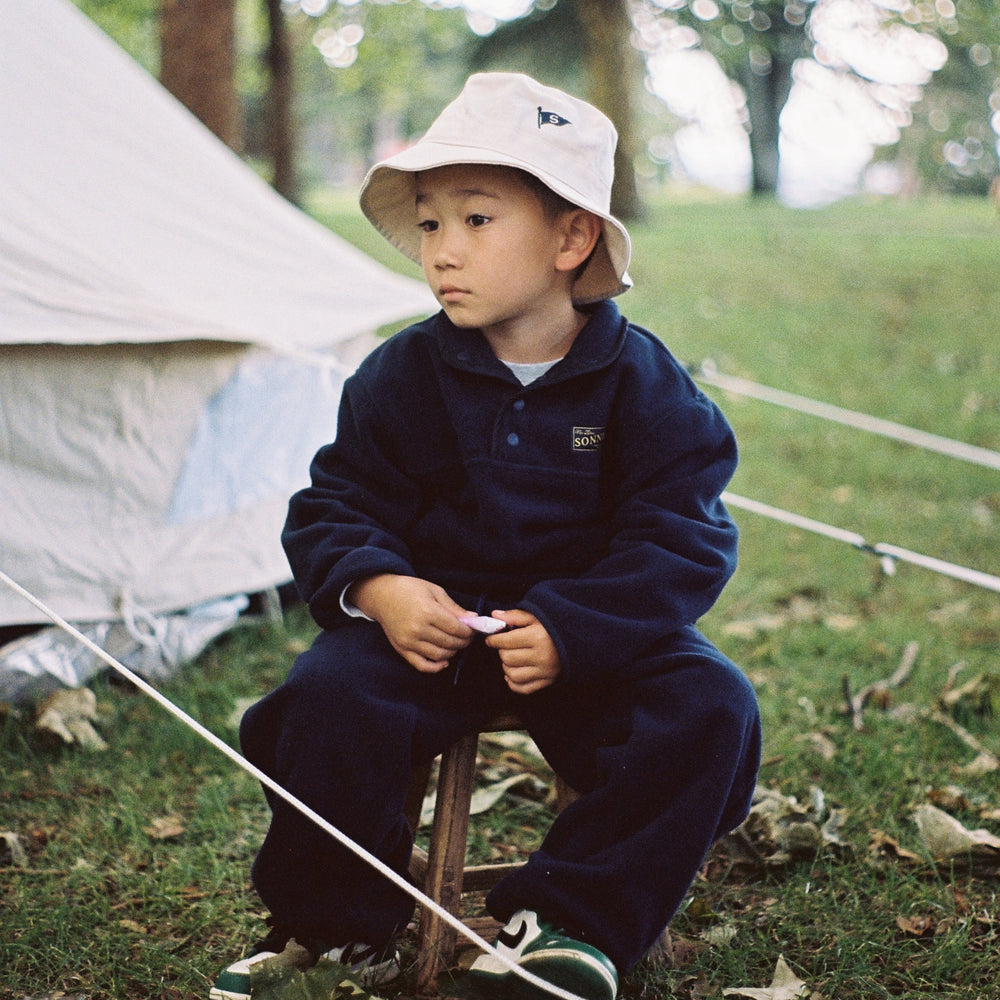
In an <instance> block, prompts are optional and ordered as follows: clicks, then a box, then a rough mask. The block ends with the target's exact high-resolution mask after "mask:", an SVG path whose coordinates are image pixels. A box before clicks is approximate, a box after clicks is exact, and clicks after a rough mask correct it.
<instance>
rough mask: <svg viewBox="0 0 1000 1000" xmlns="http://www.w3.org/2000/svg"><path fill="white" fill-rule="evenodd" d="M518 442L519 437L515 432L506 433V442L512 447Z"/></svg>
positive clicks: (519, 440)
mask: <svg viewBox="0 0 1000 1000" xmlns="http://www.w3.org/2000/svg"><path fill="white" fill-rule="evenodd" d="M520 442H521V439H520V438H519V437H518V436H517V435H516V434H508V435H507V444H509V445H510V446H511V447H512V448H513V447H514V446H515V445H517V444H520Z"/></svg>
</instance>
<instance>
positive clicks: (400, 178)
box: [360, 138, 632, 305]
mask: <svg viewBox="0 0 1000 1000" xmlns="http://www.w3.org/2000/svg"><path fill="white" fill-rule="evenodd" d="M461 163H470V164H482V165H484V166H499V167H514V168H516V169H518V170H524V171H525V172H527V173H529V174H532V175H533V176H534V177H537V178H538V180H540V181H541V182H542V183H543V184H545V185H546V187H548V188H550V189H551V190H552V191H554V192H555V193H556V194H558V195H560V196H561V197H563V198H565V199H566V200H567V201H568V202H570V203H571V204H573V205H577V206H578V207H580V208H583V209H586V210H587V211H588V212H592V213H593V214H594V215H596V216H597V217H598V218H599V219H600V220H601V222H602V225H603V239H601V240H600V241H599V242H598V244H597V246H596V247H595V248H594V253H593V254H592V255H591V257H590V260H589V261H588V262H587V265H586V267H584V269H583V271H582V272H581V273H580V275H579V276H578V277H577V279H576V281H575V282H574V284H573V290H572V296H573V302H574V303H575V304H577V305H584V304H586V303H588V302H599V301H601V300H602V299H607V298H611V297H613V296H615V295H620V294H621V293H622V292H624V291H627V290H628V289H629V288H631V287H632V279H631V278H630V277H629V274H628V265H629V260H630V258H631V253H632V245H631V241H630V239H629V235H628V231H627V230H626V229H625V227H624V226H623V225H622V224H621V223H620V222H619V221H618V220H617V219H616V218H615V217H614V216H613V215H611V214H610V213H609V212H607V211H606V210H604V209H603V208H602V207H600V206H595V205H593V204H591V203H590V202H589V200H588V199H587V198H586V197H584V196H583V195H582V194H581V193H580V192H579V191H576V190H575V189H574V188H573V187H571V186H570V185H568V184H566V183H565V182H563V181H561V180H560V179H559V178H558V177H555V176H553V175H551V174H549V173H547V172H546V171H545V170H543V169H540V168H539V167H538V166H537V165H535V164H531V163H528V162H526V161H521V160H518V158H517V157H515V156H512V155H510V154H509V153H507V152H500V151H497V150H492V149H489V148H486V147H482V146H465V145H459V144H454V143H444V142H439V141H437V140H428V139H426V138H425V139H422V140H421V141H419V142H418V143H416V144H415V145H413V146H411V147H410V148H409V149H405V150H403V151H402V152H400V153H397V154H396V155H395V156H393V157H390V158H389V159H387V160H384V161H383V162H381V163H378V164H376V165H375V166H374V167H372V169H371V170H370V171H369V172H368V176H367V177H366V178H365V181H364V184H363V185H362V187H361V199H360V200H361V210H362V211H363V212H364V214H365V216H366V217H367V218H368V220H369V221H370V222H371V223H372V225H373V226H374V227H375V228H376V229H377V230H378V231H379V232H380V233H381V234H382V235H383V236H384V237H385V238H386V239H387V240H388V241H389V242H390V243H392V245H393V246H395V247H396V248H397V249H399V250H400V251H401V252H402V253H403V254H405V255H406V256H407V257H409V258H410V260H413V261H416V263H418V264H419V263H420V230H419V229H418V228H417V224H416V174H417V173H418V172H419V171H422V170H433V169H434V168H436V167H447V166H452V165H454V164H461Z"/></svg>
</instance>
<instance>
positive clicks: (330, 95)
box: [284, 2, 474, 185]
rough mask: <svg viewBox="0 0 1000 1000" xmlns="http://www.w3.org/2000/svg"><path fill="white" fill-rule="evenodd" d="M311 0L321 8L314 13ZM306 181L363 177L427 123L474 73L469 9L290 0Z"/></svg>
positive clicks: (345, 180) (287, 7)
mask: <svg viewBox="0 0 1000 1000" xmlns="http://www.w3.org/2000/svg"><path fill="white" fill-rule="evenodd" d="M303 6H305V7H306V8H307V9H308V10H310V11H313V13H308V14H307V13H306V12H305V10H303V9H302V7H303ZM284 8H285V11H286V18H287V21H288V28H289V30H290V32H291V33H292V37H293V44H292V48H293V55H294V60H295V79H296V81H297V84H298V87H297V94H296V98H297V104H296V113H297V120H298V121H299V122H300V123H301V125H302V137H303V144H302V148H301V153H302V155H301V157H300V167H301V172H302V175H303V176H302V180H303V182H304V184H306V185H310V184H312V183H315V182H319V183H332V184H340V183H350V184H352V185H353V184H356V183H358V182H359V181H360V179H361V176H362V175H363V174H364V172H365V171H366V170H367V168H368V167H369V166H371V164H372V163H374V162H375V160H376V159H378V158H380V157H381V156H383V155H386V154H388V153H390V152H392V151H394V150H395V149H396V148H397V147H398V146H399V145H400V144H401V143H404V142H408V141H409V140H410V139H411V138H412V137H413V136H415V135H418V134H419V133H421V132H423V131H424V130H425V129H426V128H427V127H428V125H430V123H431V121H433V119H434V118H435V117H436V116H437V114H438V112H439V111H440V110H441V108H442V107H443V106H444V104H445V103H447V102H448V101H450V100H451V99H452V98H453V97H454V96H455V95H456V94H457V93H458V91H459V89H460V88H461V85H462V81H463V79H464V76H465V71H466V66H467V65H468V63H467V58H468V45H469V42H470V40H471V39H472V38H473V37H474V36H473V35H472V33H471V31H470V30H469V27H468V24H467V22H466V17H465V14H464V12H463V11H462V10H459V9H455V8H437V9H435V8H433V7H431V6H430V5H428V4H426V3H423V2H409V3H391V4H385V3H378V2H373V3H364V2H361V3H355V4H350V5H347V4H338V3H330V4H328V5H327V4H322V3H311V4H303V5H296V4H295V3H289V2H286V3H285V4H284Z"/></svg>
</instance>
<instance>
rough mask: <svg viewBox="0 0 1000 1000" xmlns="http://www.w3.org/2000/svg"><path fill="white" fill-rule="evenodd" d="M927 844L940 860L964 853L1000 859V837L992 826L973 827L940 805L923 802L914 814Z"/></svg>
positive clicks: (922, 838)
mask: <svg viewBox="0 0 1000 1000" xmlns="http://www.w3.org/2000/svg"><path fill="white" fill-rule="evenodd" d="M912 819H913V821H914V822H915V823H916V824H917V829H918V830H919V831H920V839H921V840H922V841H923V843H924V846H925V847H926V848H927V850H928V851H930V853H931V854H932V855H933V857H934V858H935V859H937V860H938V861H947V860H949V859H951V858H955V857H958V856H960V855H968V856H970V857H972V858H974V859H978V860H985V861H997V862H1000V837H995V836H994V835H993V834H992V833H990V832H989V830H969V829H967V828H966V827H964V826H962V824H961V823H959V821H958V820H957V819H955V818H954V816H949V815H948V814H947V813H946V812H944V811H943V810H941V809H938V808H937V806H932V805H927V804H925V805H922V806H920V807H919V808H918V809H917V811H916V812H915V813H914V814H913V816H912Z"/></svg>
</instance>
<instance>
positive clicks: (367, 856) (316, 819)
mask: <svg viewBox="0 0 1000 1000" xmlns="http://www.w3.org/2000/svg"><path fill="white" fill-rule="evenodd" d="M0 583H3V584H4V585H5V586H7V587H9V588H10V589H11V590H13V591H14V592H15V593H16V594H19V595H20V596H21V597H23V598H24V599H25V600H26V601H27V602H28V603H29V604H32V605H33V606H34V607H35V608H37V609H38V610H39V611H40V612H41V613H42V614H43V615H45V617H46V618H48V619H49V620H50V621H51V622H53V623H54V624H55V625H58V626H59V628H61V629H63V630H64V631H65V632H68V633H69V634H70V635H71V636H73V638H74V639H76V640H77V641H78V642H81V643H82V644H83V645H84V646H86V647H87V648H88V649H89V650H90V651H91V652H92V653H93V654H94V655H95V656H97V657H99V658H100V659H101V660H103V661H104V663H106V664H107V665H108V666H109V667H111V668H112V669H113V670H115V671H116V672H117V673H119V674H121V675H122V676H123V677H125V678H126V679H127V680H129V681H130V682H131V683H132V684H134V685H135V686H136V687H137V688H138V689H139V690H140V691H142V692H143V693H144V694H146V695H148V696H149V697H150V698H152V699H153V701H155V702H156V703H157V704H158V705H160V706H161V707H162V708H164V709H166V711H167V712H169V713H170V714H171V715H172V716H174V718H176V719H179V720H180V721H181V722H183V723H184V725H186V726H188V727H189V728H190V729H193V730H194V731H195V732H196V733H197V734H198V735H199V736H201V737H202V739H204V740H206V741H207V742H208V743H210V744H211V745H212V746H213V747H215V749H216V750H218V751H219V752H220V753H223V754H225V756H226V757H228V758H229V759H230V760H231V761H233V763H235V764H236V765H237V766H238V767H240V768H242V769H243V770H244V771H246V772H247V774H249V775H251V776H252V777H254V778H256V779H257V780H258V781H259V782H260V783H261V784H262V785H265V786H266V787H267V788H269V789H270V790H271V791H272V792H274V793H275V795H278V796H280V797H281V798H282V799H284V800H285V801H286V802H287V803H288V804H289V805H291V806H292V807H293V808H295V809H297V810H298V811H299V812H300V813H302V815H303V816H305V817H306V818H307V819H309V820H311V821H312V822H313V823H315V824H316V825H317V826H318V827H319V828H320V829H321V830H323V831H324V832H325V833H327V834H329V835H330V836H331V837H333V838H334V840H336V841H338V842H339V843H340V844H341V845H342V846H344V847H346V848H347V849H348V850H349V851H351V852H352V853H353V854H355V855H356V856H357V857H359V858H361V859H362V860H363V861H365V862H366V863H367V864H369V865H371V867H372V868H374V869H375V870H376V871H377V872H379V874H380V875H383V876H384V877H385V878H387V879H388V880H389V881H390V882H392V883H393V884H394V885H395V886H396V887H397V888H399V889H402V890H403V892H405V893H407V895H409V896H411V897H412V898H413V899H415V900H416V901H417V902H418V903H420V904H421V905H422V906H425V907H427V908H428V909H430V910H432V911H433V912H434V913H435V914H437V916H439V917H440V918H441V919H442V920H443V921H445V923H447V924H449V925H450V926H451V927H453V928H454V929H455V930H456V931H458V932H459V933H460V934H462V935H463V936H465V937H466V938H468V939H469V940H470V941H471V942H472V943H473V944H474V945H476V946H477V947H478V948H480V949H481V950H482V951H484V952H487V953H489V954H490V955H492V956H493V957H495V958H496V959H497V960H498V961H499V962H500V963H501V964H502V965H504V966H505V967H506V968H508V969H509V970H510V971H511V972H512V973H514V974H515V975H516V976H518V977H519V978H520V979H523V980H525V981H526V982H528V983H530V984H531V985H532V986H535V987H537V988H538V989H541V990H543V991H544V992H546V993H549V994H551V995H552V996H554V997H559V998H560V1000H583V998H581V997H579V996H578V995H577V994H575V993H570V992H569V991H568V990H564V989H562V988H561V987H559V986H555V985H553V984H552V983H548V982H546V981H545V980H544V979H540V978H539V977H538V976H536V975H534V974H533V973H531V972H528V971H527V970H526V969H523V968H521V967H520V966H519V965H517V964H516V963H514V962H512V961H511V960H510V959H509V958H507V956H506V955H502V954H500V953H499V952H498V951H497V950H496V949H495V948H494V947H493V946H492V945H491V944H489V942H487V941H486V940H485V939H484V938H482V937H480V936H479V935H478V934H477V933H476V932H475V931H473V930H472V929H471V928H469V927H467V926H466V925H465V924H464V923H462V921H461V920H459V919H458V918H457V917H455V916H453V915H452V914H451V913H449V912H448V911H447V910H446V909H445V908H444V907H442V906H441V905H440V904H438V903H436V902H435V901H434V900H433V899H431V898H430V897H429V896H427V895H425V894H424V893H422V892H421V891H420V890H419V889H418V888H416V886H414V885H411V884H410V883H409V882H408V881H407V880H406V879H405V878H403V876H402V875H400V874H399V873H398V872H395V871H393V870H392V869H391V868H390V867H388V865H386V864H384V863H383V862H382V861H380V860H379V859H378V858H376V857H375V855H373V854H371V853H370V852H368V851H366V850H365V849H364V848H363V847H362V846H361V845H360V844H357V843H355V842H354V841H353V840H352V839H351V838H350V837H348V836H347V834H346V833H343V832H342V831H341V830H339V829H337V827H335V826H334V825H333V824H332V823H330V822H328V821H327V820H325V819H324V818H323V817H322V816H320V815H319V813H317V812H315V811H314V810H313V809H310V808H309V806H307V805H306V804H305V803H304V802H302V801H301V800H300V799H298V798H296V797H295V796H294V795H292V793H291V792H289V791H287V790H286V789H285V788H283V787H282V786H281V785H279V784H278V783H277V782H276V781H275V780H274V779H273V778H271V777H269V776H268V775H267V774H265V773H264V772H263V771H261V770H260V768H258V767H255V766H254V765H253V764H251V763H250V761H248V760H247V759H246V758H245V757H243V756H242V755H241V754H239V753H238V752H237V751H235V750H234V749H233V748H232V747H231V746H229V744H228V743H226V742H225V741H224V740H222V739H220V738H219V737H218V736H216V735H215V733H213V732H212V731H211V730H210V729H207V728H206V727H205V726H203V725H202V724H201V723H200V722H198V721H197V720H196V719H194V718H193V717H192V716H190V715H188V714H187V712H185V711H184V710H183V709H182V708H180V707H179V706H178V705H175V704H174V703H173V702H172V701H171V700H170V699H169V698H167V697H166V696H165V695H163V694H161V693H160V692H159V691H157V690H156V688H154V687H153V686H152V685H151V684H148V683H147V682H146V681H144V680H143V679H142V678H141V677H140V676H139V675H138V674H136V673H134V672H133V671H131V670H129V668H128V667H126V666H125V665H124V664H122V663H119V662H118V660H116V659H115V658H114V657H113V656H111V655H110V654H109V653H107V652H105V650H103V649H102V648H101V647H100V646H98V645H97V643H95V642H93V641H92V640H91V639H88V638H87V636H85V635H84V634H83V633H82V632H80V631H79V630H78V629H76V628H74V627H73V626H72V625H71V624H70V623H69V622H67V621H66V620H65V619H64V618H62V617H61V616H60V615H58V614H57V613H56V612H55V611H53V610H52V609H51V608H49V607H48V606H47V605H46V604H44V603H43V602H42V601H41V600H39V599H38V598H37V597H35V595H34V594H32V593H31V592H30V591H28V590H25V588H24V587H22V586H21V585H20V584H19V583H17V582H16V581H15V580H12V579H11V578H10V577H9V576H8V575H7V574H6V573H4V572H3V570H0Z"/></svg>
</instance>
